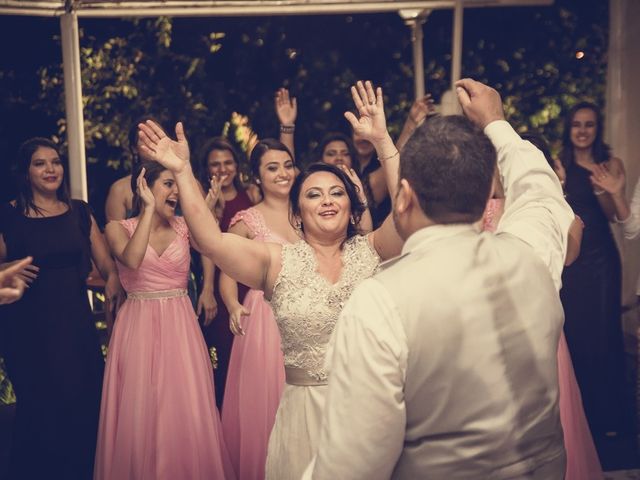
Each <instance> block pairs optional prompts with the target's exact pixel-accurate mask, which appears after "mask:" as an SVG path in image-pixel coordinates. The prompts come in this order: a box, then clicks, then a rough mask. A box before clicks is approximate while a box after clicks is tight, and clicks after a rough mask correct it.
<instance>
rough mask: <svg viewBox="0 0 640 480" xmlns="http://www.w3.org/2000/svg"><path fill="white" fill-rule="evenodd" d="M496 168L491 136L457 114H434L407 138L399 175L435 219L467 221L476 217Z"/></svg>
mask: <svg viewBox="0 0 640 480" xmlns="http://www.w3.org/2000/svg"><path fill="white" fill-rule="evenodd" d="M495 168H496V150H495V148H494V146H493V144H492V143H491V140H489V138H488V137H487V136H486V135H485V134H484V133H483V132H482V131H481V130H480V129H479V128H477V127H476V126H475V125H474V124H473V123H472V122H471V121H469V120H467V119H466V118H464V117H461V116H457V115H455V116H444V117H434V118H430V119H429V120H427V121H426V122H425V123H424V124H422V125H421V126H420V127H419V128H418V129H417V130H416V131H415V132H414V134H413V135H412V136H411V138H410V139H409V141H408V142H407V144H406V145H405V147H404V149H403V150H402V156H401V161H400V177H401V178H404V179H406V180H407V181H408V182H409V184H410V185H411V187H412V188H413V189H414V190H415V192H416V195H417V197H418V200H419V201H420V207H421V208H422V210H423V212H424V213H425V214H426V215H427V216H428V217H429V218H430V219H431V220H433V221H434V222H436V223H443V224H446V223H473V222H476V221H477V220H479V219H480V218H481V217H482V214H483V212H484V209H485V206H486V203H487V200H488V199H489V193H490V191H491V182H492V179H493V173H494V171H495Z"/></svg>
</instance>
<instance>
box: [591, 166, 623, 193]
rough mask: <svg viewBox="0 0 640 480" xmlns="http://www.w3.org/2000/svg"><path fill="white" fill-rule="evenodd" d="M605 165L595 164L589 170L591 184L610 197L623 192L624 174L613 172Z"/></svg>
mask: <svg viewBox="0 0 640 480" xmlns="http://www.w3.org/2000/svg"><path fill="white" fill-rule="evenodd" d="M612 170H613V169H611V168H609V167H608V166H607V165H606V164H597V163H596V164H595V165H593V166H592V168H591V177H590V178H591V183H592V184H593V186H594V187H597V188H599V189H601V190H604V191H605V192H607V193H609V194H611V195H620V194H622V193H623V192H624V186H625V183H626V179H625V175H624V172H614V171H612Z"/></svg>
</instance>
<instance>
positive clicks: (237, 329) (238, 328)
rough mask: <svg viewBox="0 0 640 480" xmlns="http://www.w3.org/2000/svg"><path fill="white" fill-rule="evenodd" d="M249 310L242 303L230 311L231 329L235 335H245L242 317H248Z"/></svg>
mask: <svg viewBox="0 0 640 480" xmlns="http://www.w3.org/2000/svg"><path fill="white" fill-rule="evenodd" d="M249 313H251V312H249V310H247V309H246V308H244V307H243V306H242V305H238V306H237V307H236V308H234V309H233V310H232V311H231V312H229V328H230V329H231V333H233V334H234V335H240V336H241V335H244V329H243V328H242V324H241V323H240V320H241V319H242V317H246V316H247V315H249Z"/></svg>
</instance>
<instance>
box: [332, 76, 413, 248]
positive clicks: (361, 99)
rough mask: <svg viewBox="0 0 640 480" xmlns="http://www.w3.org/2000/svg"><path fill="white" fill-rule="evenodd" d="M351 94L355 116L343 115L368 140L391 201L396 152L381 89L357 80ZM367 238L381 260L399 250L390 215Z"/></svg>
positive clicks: (395, 179)
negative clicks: (380, 167)
mask: <svg viewBox="0 0 640 480" xmlns="http://www.w3.org/2000/svg"><path fill="white" fill-rule="evenodd" d="M351 96H352V97H353V103H354V104H355V106H356V109H357V111H358V117H356V116H355V115H354V114H353V113H351V112H346V113H345V114H344V116H345V117H346V119H347V120H348V121H349V123H351V126H352V128H353V131H354V132H356V133H357V134H358V135H360V136H361V137H363V138H365V139H366V140H369V141H370V142H371V143H372V144H373V146H374V147H375V149H376V153H377V154H378V160H379V161H380V163H381V164H382V168H383V169H384V175H385V177H386V181H387V187H388V188H389V197H390V198H391V202H392V204H393V203H394V202H395V198H396V192H397V191H398V181H399V169H400V152H398V149H397V148H396V146H395V144H394V143H393V140H392V139H391V136H390V135H389V132H388V131H387V121H386V119H385V116H384V99H383V96H382V89H381V88H380V87H378V88H377V89H376V90H375V91H374V89H373V85H372V84H371V82H368V81H367V82H365V83H362V82H358V83H357V84H356V86H354V87H351ZM369 240H370V241H371V244H372V245H373V247H374V248H375V249H376V251H377V252H378V255H380V258H382V259H383V260H386V259H389V258H392V257H394V256H396V255H399V254H400V252H401V250H402V245H403V240H402V239H401V238H400V236H399V235H398V233H397V232H396V229H395V226H394V225H393V219H392V217H391V215H389V216H388V217H387V218H386V219H385V221H384V222H383V223H382V225H380V227H379V228H378V229H377V230H375V231H373V232H371V233H370V234H369Z"/></svg>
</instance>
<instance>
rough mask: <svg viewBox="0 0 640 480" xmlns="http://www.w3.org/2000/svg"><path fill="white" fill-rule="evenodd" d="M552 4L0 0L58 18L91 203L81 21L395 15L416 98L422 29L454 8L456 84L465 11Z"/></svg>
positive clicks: (73, 150)
mask: <svg viewBox="0 0 640 480" xmlns="http://www.w3.org/2000/svg"><path fill="white" fill-rule="evenodd" d="M552 3H553V0H350V1H349V0H165V1H157V0H119V1H118V0H111V1H107V0H0V15H27V16H46V17H60V31H61V39H62V62H63V72H64V92H65V112H66V119H67V136H68V146H69V179H70V184H71V195H72V197H74V198H81V199H83V200H85V201H86V200H87V199H88V190H87V175H86V158H85V142H84V116H83V109H82V87H81V85H82V83H81V70H80V43H79V35H78V18H114V17H157V16H171V17H201V16H211V17H216V16H238V17H246V16H273V15H328V14H354V13H383V12H397V13H398V14H400V16H401V17H402V18H403V19H404V21H405V23H406V25H407V26H408V27H409V28H410V29H411V39H412V45H413V66H414V94H415V97H416V98H419V97H421V96H423V95H424V92H425V84H424V66H423V59H424V54H423V45H422V44H423V35H422V25H423V24H424V23H425V21H426V18H427V16H428V15H429V13H430V12H431V11H432V10H436V9H453V10H454V20H453V51H452V60H451V73H452V75H451V79H452V80H451V81H452V84H453V82H455V81H456V80H458V79H459V78H460V72H461V67H462V33H463V32H462V28H463V26H462V25H463V22H462V18H463V9H464V8H476V7H507V6H534V5H550V4H552Z"/></svg>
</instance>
